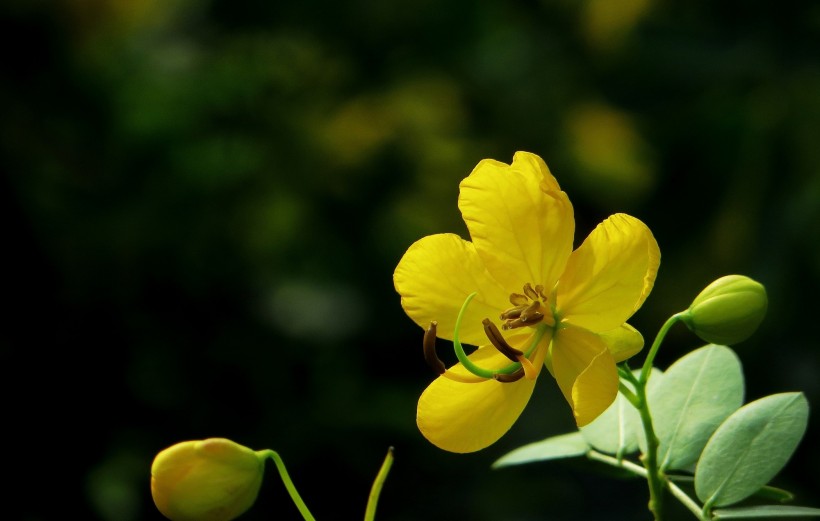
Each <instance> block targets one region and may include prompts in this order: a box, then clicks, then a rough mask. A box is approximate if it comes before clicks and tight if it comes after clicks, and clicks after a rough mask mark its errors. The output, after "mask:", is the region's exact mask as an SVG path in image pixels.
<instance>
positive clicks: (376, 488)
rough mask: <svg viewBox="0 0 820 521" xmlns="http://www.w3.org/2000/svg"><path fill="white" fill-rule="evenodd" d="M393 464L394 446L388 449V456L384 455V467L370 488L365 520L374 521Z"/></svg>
mask: <svg viewBox="0 0 820 521" xmlns="http://www.w3.org/2000/svg"><path fill="white" fill-rule="evenodd" d="M392 466H393V447H390V448H389V449H387V456H385V457H384V463H382V468H380V469H379V473H378V474H377V475H376V480H375V481H373V487H371V489H370V496H369V497H368V498H367V509H366V510H365V511H364V521H373V520H374V519H375V518H376V505H377V504H378V502H379V495H380V494H381V492H382V486H383V485H384V480H386V479H387V473H388V472H390V467H392Z"/></svg>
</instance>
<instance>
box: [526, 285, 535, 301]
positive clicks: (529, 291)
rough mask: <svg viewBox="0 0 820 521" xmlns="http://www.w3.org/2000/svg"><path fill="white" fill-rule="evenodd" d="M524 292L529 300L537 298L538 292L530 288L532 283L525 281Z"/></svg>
mask: <svg viewBox="0 0 820 521" xmlns="http://www.w3.org/2000/svg"><path fill="white" fill-rule="evenodd" d="M524 294H525V295H526V296H528V297H529V298H530V300H538V293H537V292H536V291H535V290H534V289H532V284H530V283H529V282H527V283H526V284H524Z"/></svg>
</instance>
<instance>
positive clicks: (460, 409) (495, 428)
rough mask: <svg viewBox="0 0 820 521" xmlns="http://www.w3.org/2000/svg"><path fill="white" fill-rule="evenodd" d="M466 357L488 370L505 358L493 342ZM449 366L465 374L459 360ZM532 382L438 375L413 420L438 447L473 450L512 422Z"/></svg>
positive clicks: (452, 449) (530, 389)
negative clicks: (469, 379) (465, 380)
mask: <svg viewBox="0 0 820 521" xmlns="http://www.w3.org/2000/svg"><path fill="white" fill-rule="evenodd" d="M470 359H471V360H472V361H474V362H475V363H476V364H479V365H480V366H482V367H485V368H487V369H497V368H500V367H503V366H505V365H507V364H509V363H510V362H509V360H507V359H506V358H505V357H504V356H503V355H501V354H500V353H499V352H498V351H496V350H495V348H493V347H492V346H486V347H482V348H480V349H479V350H477V351H476V352H475V353H473V354H472V355H470ZM450 370H452V371H454V372H457V373H459V374H466V370H464V369H463V368H462V367H461V365H460V364H459V365H457V366H455V367H453V368H452V369H448V371H450ZM534 386H535V380H529V379H527V378H522V379H521V380H518V381H516V382H512V383H500V382H496V381H495V380H486V381H484V382H480V383H460V382H454V381H453V380H450V379H448V378H447V377H445V376H439V377H438V378H437V379H436V380H434V381H433V382H432V383H431V384H430V385H429V386H428V387H427V389H425V390H424V392H423V393H422V394H421V397H420V398H419V404H418V410H417V414H416V423H417V424H418V427H419V430H420V431H421V433H422V434H423V435H424V437H425V438H427V439H428V440H429V441H430V442H431V443H432V444H433V445H435V446H437V447H439V448H441V449H444V450H447V451H450V452H459V453H464V452H475V451H477V450H481V449H483V448H485V447H488V446H490V445H492V444H493V443H494V442H495V441H497V440H498V439H499V438H501V436H503V435H504V433H506V432H507V431H508V430H509V429H510V427H512V425H513V423H515V420H517V419H518V416H519V415H520V414H521V411H523V410H524V407H525V406H526V405H527V402H528V401H529V399H530V395H531V394H532V390H533V387H534Z"/></svg>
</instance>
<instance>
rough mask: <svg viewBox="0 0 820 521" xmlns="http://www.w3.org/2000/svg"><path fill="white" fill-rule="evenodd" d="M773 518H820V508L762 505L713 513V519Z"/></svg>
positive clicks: (719, 510) (722, 509)
mask: <svg viewBox="0 0 820 521" xmlns="http://www.w3.org/2000/svg"><path fill="white" fill-rule="evenodd" d="M772 517H820V508H811V507H794V506H791V505H761V506H754V507H738V508H721V509H718V510H715V511H714V512H712V519H756V518H772Z"/></svg>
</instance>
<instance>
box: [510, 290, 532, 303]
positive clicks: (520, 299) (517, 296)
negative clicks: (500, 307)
mask: <svg viewBox="0 0 820 521" xmlns="http://www.w3.org/2000/svg"><path fill="white" fill-rule="evenodd" d="M527 302H529V299H528V298H527V297H526V295H522V294H521V293H511V294H510V304H512V305H513V306H526V305H527Z"/></svg>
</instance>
